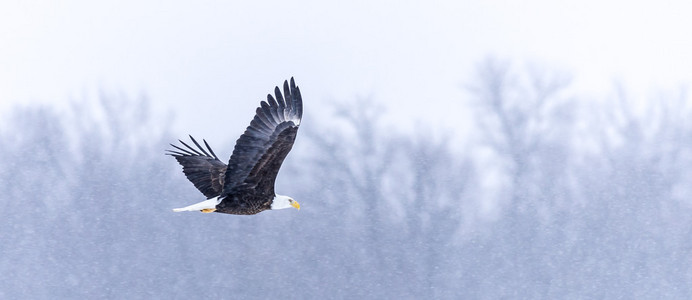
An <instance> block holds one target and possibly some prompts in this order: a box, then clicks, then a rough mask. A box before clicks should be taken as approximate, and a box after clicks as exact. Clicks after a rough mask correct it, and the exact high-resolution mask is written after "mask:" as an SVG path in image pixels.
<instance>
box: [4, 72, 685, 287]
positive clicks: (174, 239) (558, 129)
mask: <svg viewBox="0 0 692 300" xmlns="http://www.w3.org/2000/svg"><path fill="white" fill-rule="evenodd" d="M476 75H477V76H476V77H475V78H476V79H475V82H473V83H472V84H470V85H469V86H468V87H469V91H470V93H469V95H470V96H469V97H468V98H466V99H450V101H460V102H462V101H463V103H464V104H465V106H466V107H467V108H468V109H469V110H471V111H472V112H474V113H473V114H472V115H473V116H474V121H475V123H476V124H477V130H476V131H475V132H476V133H477V134H475V135H473V136H472V138H470V139H469V140H468V141H467V143H466V144H465V145H464V147H454V145H452V142H450V137H454V135H455V132H454V129H453V128H448V129H446V130H447V131H446V133H444V134H432V133H429V132H426V131H425V130H418V131H416V132H414V133H409V132H396V131H392V130H391V128H390V127H387V126H385V125H384V124H383V123H382V122H381V120H380V119H379V117H380V116H381V109H380V108H379V107H378V106H377V105H375V104H373V103H372V102H368V101H349V102H342V103H341V104H335V105H334V106H333V107H332V116H333V118H331V119H330V120H319V119H312V120H311V122H312V123H311V124H310V126H308V123H305V124H304V125H305V126H303V127H302V128H301V132H300V134H299V137H298V141H297V143H296V146H295V148H294V150H293V152H292V153H291V154H290V155H289V158H288V159H287V160H286V163H285V165H284V168H283V169H282V171H281V173H280V174H279V180H278V182H277V184H278V187H277V190H278V191H279V192H280V193H283V194H289V195H291V196H293V197H294V198H296V199H297V200H298V201H301V203H302V204H303V206H304V208H305V209H303V210H301V211H300V212H295V211H290V212H289V211H283V212H280V213H279V212H265V213H262V214H259V215H256V216H252V217H247V216H228V215H222V214H209V215H201V214H194V213H186V214H174V213H171V212H170V208H172V207H174V206H176V205H178V206H179V205H180V204H187V203H192V202H194V201H198V200H200V199H201V197H202V196H201V194H199V193H198V192H197V191H196V190H195V189H194V187H193V186H192V185H191V184H190V183H188V182H187V180H186V179H185V178H184V176H183V175H182V173H180V168H179V167H178V166H177V164H176V163H175V161H174V160H173V159H171V158H169V157H166V156H164V155H163V150H164V149H166V148H167V144H168V143H170V142H172V141H175V139H177V138H179V137H182V136H179V134H175V136H174V135H172V134H171V133H170V132H168V131H167V130H166V129H165V128H166V126H165V125H166V124H159V123H156V122H155V121H154V119H153V118H152V116H151V112H150V111H149V110H150V108H149V106H148V101H147V100H146V99H126V97H122V96H118V95H101V96H100V97H99V99H98V101H94V102H93V103H94V104H93V105H91V106H88V107H84V106H82V105H83V104H75V105H74V106H72V107H71V108H70V109H68V110H67V112H65V111H60V112H59V111H57V110H56V109H54V108H51V107H17V108H16V109H14V110H13V111H11V112H10V113H8V114H6V115H5V117H4V118H3V119H2V121H0V140H1V141H2V146H1V147H0V165H1V166H2V168H1V169H0V205H1V207H2V209H0V220H2V223H1V224H2V225H3V226H0V241H1V242H0V270H2V271H3V272H2V273H0V298H75V297H78V296H83V297H87V298H103V297H106V298H126V299H138V298H152V297H154V298H174V299H186V298H216V299H218V298H243V299H244V298H282V299H285V298H296V299H305V298H322V299H325V298H329V299H332V298H371V299H392V298H402V297H403V298H417V299H433V298H489V299H496V298H534V299H535V298H560V299H565V298H635V299H639V298H661V297H664V298H687V297H689V295H690V294H692V293H691V292H692V291H691V290H690V289H691V288H690V286H689V284H688V283H689V282H690V280H691V279H692V268H691V267H690V265H692V264H691V263H692V261H691V257H690V256H689V255H688V254H689V251H687V250H688V249H689V248H690V246H691V244H692V243H691V242H690V238H689V236H690V228H692V214H691V213H692V206H691V205H692V203H691V202H690V200H689V199H692V198H691V197H690V195H691V194H690V190H691V189H692V184H690V182H692V181H691V179H692V178H691V175H692V172H690V171H689V169H690V168H689V167H688V166H690V163H692V152H691V151H690V145H692V134H691V132H692V131H690V125H691V124H692V123H690V122H688V121H687V120H689V119H690V117H691V116H692V114H691V113H690V105H689V99H688V98H687V97H686V95H684V94H683V93H680V94H675V93H670V94H661V96H660V97H656V98H649V99H641V98H637V99H632V98H629V97H628V96H627V95H626V93H624V92H622V91H621V90H618V89H615V92H613V93H612V95H610V96H607V97H605V98H604V99H600V100H598V101H596V100H594V99H584V98H581V97H579V96H578V95H575V94H574V93H571V92H570V89H569V87H570V81H569V77H567V76H564V75H562V74H559V73H549V72H537V71H531V70H522V69H515V68H513V67H512V66H511V65H510V64H507V63H503V62H498V61H486V62H484V63H482V64H480V65H479V67H478V70H477V73H476ZM635 100H636V101H635ZM248 120H249V118H248ZM329 122H338V123H339V125H338V126H330V124H329ZM233 142H234V141H233V140H232V139H230V140H229V141H227V143H226V144H225V145H224V144H219V143H214V144H215V145H214V146H215V148H216V149H232V143H233ZM459 148H463V149H464V151H460V150H457V149H459ZM216 152H217V153H218V154H220V153H219V152H223V151H219V150H217V151H216ZM195 199H197V200H195Z"/></svg>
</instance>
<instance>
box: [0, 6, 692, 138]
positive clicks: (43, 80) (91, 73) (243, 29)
mask: <svg viewBox="0 0 692 300" xmlns="http://www.w3.org/2000/svg"><path fill="white" fill-rule="evenodd" d="M689 3H690V2H688V1H650V2H648V1H647V2H644V1H600V0H599V1H590V0H579V1H550V0H545V1H544V0H531V1H499V0H495V1H339V2H335V1H304V0H294V1H237V2H232V1H224V2H222V1H189V2H187V1H109V2H106V1H13V0H9V1H8V0H5V1H2V2H0V109H1V110H6V109H7V108H8V107H10V106H11V105H12V104H16V103H56V104H58V106H61V105H64V103H67V101H69V100H70V99H79V98H84V97H87V98H88V97H90V96H89V95H93V94H94V93H95V92H94V91H96V90H98V89H99V88H101V89H105V90H107V91H123V92H125V93H126V94H128V95H131V96H136V95H138V94H140V93H146V94H147V95H149V97H150V98H151V99H152V102H153V103H154V107H155V109H156V110H157V111H159V112H163V111H170V112H173V113H174V114H175V117H176V119H175V124H174V127H173V133H174V134H176V135H180V136H181V137H183V136H185V134H187V133H192V134H195V135H199V136H201V137H208V138H216V139H219V138H223V137H225V136H226V135H231V136H232V137H226V138H228V139H229V140H235V138H237V135H238V134H240V132H241V131H242V130H243V129H244V127H245V126H247V124H248V123H249V121H250V119H251V117H252V114H253V113H254V108H255V107H256V106H257V104H258V102H259V101H260V100H262V99H264V97H265V95H266V93H268V92H270V91H271V90H272V88H273V86H275V85H277V84H280V83H281V82H282V81H283V80H284V79H286V78H289V77H290V76H295V78H296V81H297V82H298V85H299V86H300V87H301V90H302V91H303V96H304V99H305V105H306V108H305V111H306V114H313V115H315V114H318V113H319V112H320V110H321V107H323V106H322V105H321V104H322V103H323V101H325V100H349V99H353V98H354V97H355V96H366V97H368V96H369V97H372V98H373V99H376V100H379V101H381V102H383V103H385V104H386V105H387V110H388V112H389V113H390V114H389V121H390V122H401V123H406V124H412V123H414V122H422V123H425V124H430V126H432V127H435V126H440V125H442V126H448V127H450V126H451V127H453V126H459V127H464V125H463V123H459V122H460V121H459V120H458V119H459V117H458V116H459V114H458V113H457V111H459V110H463V104H462V103H460V101H459V100H460V99H461V98H462V96H463V93H464V91H463V90H462V89H461V86H462V84H464V83H468V81H469V80H470V78H471V76H472V75H473V68H474V65H475V64H477V63H478V62H479V61H481V60H482V59H483V58H485V57H487V56H488V55H494V56H497V57H500V58H506V59H511V60H513V61H515V62H534V63H539V64H542V65H545V66H549V67H555V68H558V69H561V70H564V71H568V72H571V73H573V74H574V76H575V86H576V87H577V88H579V89H580V90H583V91H585V92H599V91H603V92H605V91H607V89H608V88H609V87H610V86H611V84H612V82H613V79H617V80H620V81H622V82H624V83H625V85H626V86H627V87H628V88H630V89H632V90H634V91H636V92H643V91H645V90H646V89H650V88H653V87H662V88H667V87H676V86H680V85H684V84H687V83H689V82H692V72H691V70H692V59H690V58H689V57H690V53H692V38H691V37H692V35H691V33H690V28H692V22H691V21H690V20H692V18H690V16H692V9H691V8H692V6H691V5H690V4H689ZM85 95H86V96H85ZM421 103H422V104H425V106H424V107H423V108H421V107H420V105H421ZM438 116H439V118H438ZM225 117H228V118H229V120H224V118H225ZM307 117H308V116H307V115H306V118H307ZM220 122H227V123H228V124H229V125H228V126H229V127H231V128H232V131H231V133H230V134H226V133H224V132H218V131H214V132H209V129H208V128H213V127H217V126H219V125H220ZM408 126H410V125H408Z"/></svg>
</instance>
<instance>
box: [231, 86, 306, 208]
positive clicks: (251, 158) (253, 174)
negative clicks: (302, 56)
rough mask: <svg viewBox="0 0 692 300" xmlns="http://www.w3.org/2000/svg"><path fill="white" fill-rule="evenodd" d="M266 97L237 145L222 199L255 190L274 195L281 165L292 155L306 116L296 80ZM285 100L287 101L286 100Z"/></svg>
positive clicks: (277, 88) (232, 156)
mask: <svg viewBox="0 0 692 300" xmlns="http://www.w3.org/2000/svg"><path fill="white" fill-rule="evenodd" d="M283 92H284V93H283V95H282V94H281V90H280V89H279V87H276V88H275V89H274V95H275V96H276V99H275V98H274V97H272V95H267V101H266V102H265V101H262V103H261V105H260V107H258V108H257V111H256V113H255V117H254V119H253V120H252V121H251V122H250V126H248V127H247V129H246V130H245V133H243V134H242V135H241V136H240V138H239V139H238V141H237V142H236V145H235V148H234V150H233V155H231V159H230V160H229V162H228V169H227V170H226V177H225V178H226V181H225V183H224V186H223V192H222V195H226V194H230V193H232V192H233V191H235V190H239V189H240V190H242V189H255V190H256V191H257V190H259V191H262V192H264V193H267V194H270V195H271V196H272V197H273V194H274V181H275V180H276V175H277V173H278V172H279V168H280V167H281V163H282V162H283V161H284V158H286V155H288V152H289V151H291V148H292V147H293V141H294V140H295V138H296V134H297V132H298V126H299V125H300V120H301V118H302V116H303V100H302V98H301V96H300V89H299V88H298V87H297V86H296V84H295V82H294V81H293V78H291V83H290V86H289V83H288V81H284V85H283ZM284 96H285V97H284Z"/></svg>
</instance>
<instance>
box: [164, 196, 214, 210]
mask: <svg viewBox="0 0 692 300" xmlns="http://www.w3.org/2000/svg"><path fill="white" fill-rule="evenodd" d="M220 202H221V201H219V197H216V198H211V199H209V200H204V201H202V202H200V203H195V204H192V205H190V206H185V207H182V208H174V209H173V211H174V212H181V211H196V210H197V211H200V210H203V209H216V205H217V204H219V203H220Z"/></svg>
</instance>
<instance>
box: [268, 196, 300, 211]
mask: <svg viewBox="0 0 692 300" xmlns="http://www.w3.org/2000/svg"><path fill="white" fill-rule="evenodd" d="M289 207H295V208H296V209H300V204H298V201H296V200H293V198H291V197H289V196H284V195H279V194H274V199H272V205H271V209H284V208H289Z"/></svg>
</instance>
